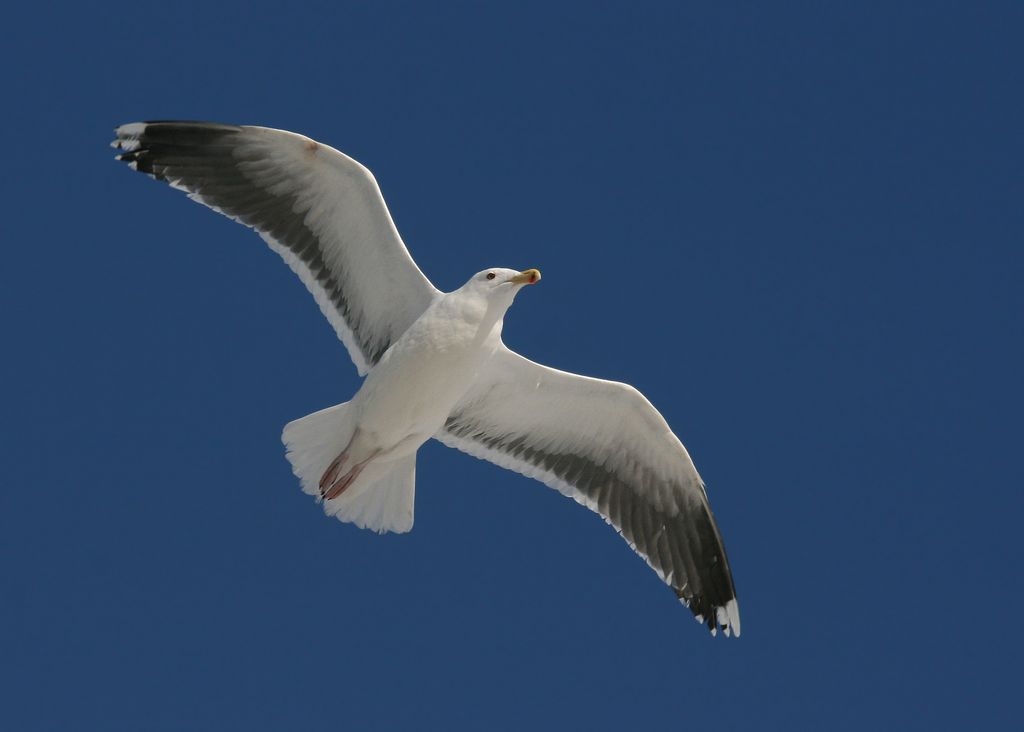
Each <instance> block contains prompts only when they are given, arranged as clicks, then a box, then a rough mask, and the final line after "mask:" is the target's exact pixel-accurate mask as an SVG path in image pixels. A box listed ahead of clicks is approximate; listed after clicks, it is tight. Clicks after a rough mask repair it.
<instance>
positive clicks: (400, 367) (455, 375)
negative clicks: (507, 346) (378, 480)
mask: <svg viewBox="0 0 1024 732" xmlns="http://www.w3.org/2000/svg"><path fill="white" fill-rule="evenodd" d="M485 355H486V354H484V353H480V352H479V351H478V350H476V351H473V352H468V351H462V349H448V350H443V351H432V350H425V349H416V350H415V351H414V352H401V351H399V352H396V353H392V354H389V356H390V357H389V358H387V359H386V360H384V361H381V363H379V364H378V365H377V366H376V367H375V368H374V369H373V371H371V372H370V373H369V374H368V375H367V377H366V381H365V382H363V386H362V388H361V389H360V390H359V392H358V393H357V394H356V396H355V397H354V398H353V401H355V402H357V404H358V408H359V417H358V422H357V425H358V428H359V431H360V433H361V434H362V436H363V438H364V439H366V440H367V441H369V442H370V443H372V444H374V445H375V446H377V447H379V448H380V449H381V451H382V453H386V454H387V455H388V456H389V457H394V458H397V457H403V456H404V455H407V454H411V453H413V452H415V451H416V450H417V449H418V448H419V446H420V445H422V444H423V443H424V442H426V441H427V440H428V439H430V438H431V437H432V436H433V435H434V434H435V433H436V432H437V431H438V430H440V429H441V427H442V426H443V425H444V422H445V420H446V419H447V418H448V415H449V414H450V413H451V410H452V407H454V406H455V404H456V402H458V400H459V399H460V398H461V397H462V396H463V395H464V394H465V393H466V391H467V390H468V389H469V387H470V385H471V384H472V383H473V381H474V380H475V379H476V374H477V372H478V370H479V367H480V365H481V363H482V362H483V360H484V356H485Z"/></svg>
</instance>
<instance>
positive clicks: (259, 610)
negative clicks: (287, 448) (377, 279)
mask: <svg viewBox="0 0 1024 732" xmlns="http://www.w3.org/2000/svg"><path fill="white" fill-rule="evenodd" d="M25 5H26V6H25V7H19V8H8V9H7V10H6V11H5V13H6V15H5V20H4V29H3V30H2V31H0V35H2V39H0V40H2V43H0V62H2V63H0V69H2V70H0V75H2V77H3V79H2V81H3V89H4V98H5V101H6V104H5V108H6V111H5V113H4V116H3V120H2V122H0V124H2V126H3V135H4V139H5V140H6V142H7V144H6V146H5V150H4V168H5V171H6V173H5V175H4V176H3V182H2V184H0V185H2V186H3V210H4V216H3V220H4V229H3V231H4V236H3V239H4V262H5V264H4V267H3V287H2V288H0V319H2V321H3V322H2V328H3V343H4V355H3V358H2V359H0V383H2V384H3V402H4V407H3V410H2V429H3V442H2V445H3V448H2V449H3V454H4V457H3V464H4V470H5V473H6V475H5V477H4V480H3V490H2V493H0V621H2V622H0V694H2V699H0V726H2V727H3V728H4V729H11V730H36V729H40V730H42V729H103V730H141V729H145V730H180V729H189V730H223V729H231V728H234V729H247V730H263V729H286V728H291V729H305V730H320V729H351V730H355V729H376V728H379V729H393V728H414V729H415V728H421V729H422V728H428V727H433V728H435V729H440V728H444V729H527V728H529V729H568V728H575V729H582V728H590V729H654V728H658V729H668V728H676V727H678V728H684V727H686V728H691V729H715V730H729V729H751V728H757V729H833V730H846V729H852V730H863V729H928V730H934V729H964V728H973V729H977V728H983V727H986V726H993V725H996V724H998V723H1000V722H1007V721H1009V720H1011V719H1019V704H1020V701H1019V700H1020V694H1021V692H1022V690H1024V689H1022V686H1024V685H1022V673H1021V670H1020V666H1019V664H1020V657H1021V653H1022V646H1024V644H1022V640H1024V639H1022V632H1021V624H1020V617H1021V615H1022V613H1024V587H1022V583H1021V580H1020V560H1021V558H1022V554H1024V552H1022V541H1021V537H1020V522H1021V519H1022V514H1024V499H1022V494H1021V491H1022V488H1024V480H1022V470H1021V464H1022V463H1021V445H1020V442H1021V433H1022V430H1021V408H1022V389H1021V374H1022V372H1024V363H1022V353H1021V350H1022V349H1021V346H1022V336H1024V333H1022V313H1024V307H1022V305H1024V302H1022V293H1021V282H1022V281H1024V252H1022V245H1024V236H1022V234H1024V220H1022V213H1021V212H1022V206H1021V201H1022V196H1024V175H1022V153H1024V142H1022V134H1024V133H1022V130H1024V104H1022V95H1021V90H1022V89H1024V78H1022V77H1024V44H1022V42H1021V38H1022V37H1024V11H1022V10H1021V6H1020V4H1019V3H967V2H964V3H912V4H905V3H884V4H883V3H873V4H871V7H866V6H867V5H868V4H860V3H843V4H834V3H788V4H784V5H785V7H775V8H771V9H769V8H767V7H766V5H767V4H764V3H748V4H742V5H737V4H730V5H729V6H728V7H718V4H707V3H705V4H700V5H694V4H689V3H687V4H681V3H664V4H644V3H640V4H638V3H635V2H630V3H618V4H609V3H587V4H576V5H572V4H553V3H527V4H522V3H517V4H516V9H514V10H512V9H509V8H502V9H501V10H498V9H497V8H498V4H497V3H493V4H488V5H489V7H483V4H461V3H459V4H445V5H444V6H443V7H428V4H426V3H422V4H415V6H414V5H413V4H407V5H402V4H390V3H372V4H371V3H360V4H357V5H349V4H346V3H334V2H332V3H323V4H319V5H317V6H313V7H308V8H300V7H298V6H296V5H295V4H292V3H279V4H278V3H267V4H262V5H259V4H252V3H246V4H237V5H229V4H227V3H203V4H199V5H195V6H192V5H189V4H185V3H173V4H168V3H166V2H165V3H160V4H157V5H153V6H151V7H150V6H147V5H145V4H139V3H131V4H129V5H125V4H123V3H122V4H112V5H111V4H108V5H105V6H103V7H100V6H96V7H95V8H91V9H88V10H86V9H82V8H79V7H78V6H77V4H76V5H75V6H68V7H61V6H59V5H58V6H50V5H47V4H43V3H29V4H25ZM431 5H432V4H431ZM505 5H507V4H505ZM713 5H714V6H716V7H712V6H713ZM860 6H865V7H860ZM154 118H155V119H160V118H200V119H211V120H218V121H225V122H243V123H255V124H262V125H268V126H273V127H283V128H287V129H292V130H296V131H300V132H303V133H305V134H308V135H311V136H313V137H316V138H318V139H320V140H323V141H324V142H326V143H328V144H331V145H333V146H335V147H338V148H339V149H341V150H344V151H345V152H347V153H349V154H351V155H352V156H353V157H355V158H357V159H358V160H360V161H362V162H363V163H365V164H366V165H367V166H369V167H370V168H371V169H372V170H373V171H374V172H375V173H376V175H377V178H378V180H379V181H380V184H381V187H382V188H383V191H384V195H385V197H386V198H387V200H388V202H389V204H390V206H391V210H392V212H393V214H394V216H395V219H396V221H397V224H398V227H399V229H400V231H401V232H402V234H403V236H404V238H405V240H406V242H407V244H408V245H409V248H410V249H411V251H412V253H413V256H414V257H415V258H416V259H417V261H418V262H419V263H420V265H421V267H422V268H423V270H424V271H425V272H426V273H427V275H428V276H429V277H431V278H432V279H433V281H434V282H435V283H436V284H437V285H438V286H439V287H441V288H443V289H451V288H453V287H455V286H458V285H459V284H461V283H462V282H463V281H464V280H465V278H466V277H467V276H468V275H469V274H471V273H472V272H475V271H477V270H479V269H482V268H484V267H487V266H495V265H499V266H509V267H519V268H522V267H533V266H536V267H539V268H541V269H542V270H543V272H544V281H543V283H542V284H541V286H539V287H536V288H531V289H530V290H529V291H528V292H525V293H523V296H522V297H520V298H519V300H518V302H517V303H516V304H515V306H514V307H513V309H512V310H511V311H510V313H509V316H508V318H507V319H506V326H505V333H506V340H507V342H508V343H509V344H510V345H511V346H513V347H514V348H517V349H519V350H521V351H522V352H524V353H525V354H527V355H529V356H530V357H532V358H534V359H537V360H540V361H543V362H545V363H549V364H551V365H554V366H558V367H561V368H565V369H570V370H574V371H579V372H583V373H587V374H591V375H596V376H603V377H607V378H614V379H620V380H624V381H628V382H630V383H632V384H634V385H636V386H637V387H638V388H640V389H641V390H642V391H644V392H645V393H646V394H647V395H648V396H649V397H650V399H651V400H652V401H653V402H654V403H655V404H656V405H657V406H658V407H659V408H660V409H661V411H662V412H663V414H664V415H665V417H666V418H667V419H668V420H669V422H670V423H671V424H672V425H673V427H674V428H675V430H676V432H677V433H678V434H679V436H680V437H681V438H682V439H683V441H684V442H685V443H686V444H687V446H688V447H689V448H690V451H691V453H692V454H693V456H694V459H695V461H696V463H697V465H698V468H699V469H700V470H701V472H702V474H703V476H704V478H705V480H706V481H707V483H708V489H709V494H710V497H711V501H712V505H713V507H714V509H715V512H716V515H717V517H718V520H719V523H720V526H721V529H722V532H723V535H724V537H725V540H726V546H727V548H728V551H729V555H730V559H731V561H732V564H733V569H734V574H735V578H736V586H737V589H738V592H739V598H740V606H741V609H742V613H743V637H742V638H741V639H740V640H739V641H732V640H724V639H722V638H721V637H719V638H717V639H712V638H711V637H710V636H709V635H708V634H707V633H706V632H704V631H703V630H702V629H701V628H700V627H699V626H698V625H697V624H696V623H695V622H694V621H693V620H692V619H691V617H690V615H689V613H688V612H686V611H685V610H683V609H682V608H681V607H680V606H679V605H678V604H677V603H676V601H675V599H674V597H673V595H672V593H671V592H670V591H669V590H668V589H667V588H665V587H663V586H662V585H661V584H660V582H659V581H658V580H657V578H656V577H655V575H654V574H653V573H652V572H650V571H649V570H648V569H647V568H646V567H645V566H644V565H643V563H642V562H641V561H640V560H639V559H637V558H636V557H635V556H633V554H632V553H631V552H630V551H629V550H628V548H627V547H626V546H625V544H624V543H623V542H622V541H621V540H620V539H619V538H618V537H617V536H616V535H615V534H614V532H613V531H611V530H610V529H609V528H608V527H606V526H605V525H604V524H603V522H602V521H601V520H600V519H599V518H597V517H596V516H594V515H593V514H590V513H588V512H587V511H585V510H583V509H581V508H579V507H578V506H576V505H575V504H573V503H572V502H571V501H568V500H566V499H564V498H562V497H561V496H559V495H558V494H556V493H555V492H553V491H551V490H549V489H547V488H545V487H543V486H542V485H540V484H539V483H535V482H532V481H530V480H528V479H526V478H523V477H520V476H517V475H514V474H511V473H508V472H504V471H501V470H499V469H497V468H495V467H494V466H492V465H489V464H486V463H483V462H478V461H475V460H473V459H472V458H469V457H467V456H465V455H462V454H460V453H456V452H453V451H450V450H447V449H445V448H443V447H442V446H440V445H438V444H436V443H435V444H429V445H427V446H426V447H425V448H424V449H423V450H422V451H421V457H420V460H419V463H418V476H417V477H418V486H417V506H416V526H415V529H414V530H413V532H412V533H411V534H409V535H406V536H399V537H395V536H385V537H379V536H376V535H374V534H370V533H366V532H362V531H359V530H357V529H355V528H353V527H351V526H348V525H343V524H340V523H338V522H337V521H334V520H332V519H327V518H325V517H324V516H323V515H322V514H321V511H320V509H319V507H317V506H316V505H315V504H314V503H313V502H312V501H311V500H310V499H309V498H308V497H306V496H304V495H303V494H302V493H301V492H300V490H299V488H298V486H297V482H296V480H295V479H294V478H293V477H292V475H291V473H290V471H289V466H288V464H287V462H286V461H285V459H284V455H283V450H282V447H281V444H280V442H279V434H280V430H281V427H282V425H283V424H284V423H285V422H287V421H288V420H291V419H293V418H296V417H299V416H302V415H304V414H306V413H308V412H311V411H313V410H316V409H319V408H321V407H324V406H327V405H330V404H334V403H337V402H341V401H345V400H347V399H348V398H349V397H350V396H351V394H352V393H354V392H355V390H356V389H357V388H358V380H357V377H356V373H355V370H354V368H353V367H352V366H351V364H350V363H349V360H348V357H347V356H346V354H345V352H344V349H343V348H342V346H341V344H340V343H338V342H337V341H336V339H335V337H334V335H333V333H332V331H331V328H330V327H329V326H328V325H327V324H326V322H324V321H323V320H322V319H321V317H320V315H319V313H318V311H317V308H316V306H315V304H314V303H313V301H312V298H310V297H309V296H308V294H307V293H306V292H305V290H304V289H303V287H302V286H301V285H300V284H299V282H298V281H297V279H295V278H294V277H293V275H292V274H291V273H290V272H289V271H288V269H287V268H286V267H285V266H284V265H283V264H282V263H281V262H280V261H279V260H278V258H277V257H276V256H275V255H273V254H272V253H271V252H270V251H269V250H267V249H266V247H265V246H264V245H263V244H262V242H261V241H260V240H259V239H258V238H257V237H256V236H255V235H254V234H252V233H251V232H248V231H246V230H245V229H243V228H242V227H239V226H237V225H235V224H232V223H231V222H229V221H227V220H226V219H222V218H220V217H218V216H216V215H215V214H213V213H211V212H209V211H207V210H205V209H203V208H201V207H199V206H196V205H195V204H192V203H190V202H188V201H187V200H186V199H185V198H184V196H182V195H181V194H178V193H176V192H173V191H171V190H168V189H167V188H166V187H164V186H160V185H157V184H155V183H152V182H151V181H149V180H146V179H145V178H143V177H142V176H138V175H134V174H132V173H131V172H129V171H128V170H126V169H125V168H124V167H123V166H121V165H119V164H117V163H115V162H114V161H113V159H112V155H113V152H112V151H111V150H110V149H109V148H108V147H107V143H108V142H109V141H110V139H112V128H113V127H114V126H115V125H117V124H119V123H123V122H129V121H134V120H138V119H154Z"/></svg>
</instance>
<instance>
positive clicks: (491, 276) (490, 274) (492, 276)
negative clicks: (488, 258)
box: [487, 272, 494, 280]
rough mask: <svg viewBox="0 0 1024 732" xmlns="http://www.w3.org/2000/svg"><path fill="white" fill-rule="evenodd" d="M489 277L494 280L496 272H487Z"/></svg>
mask: <svg viewBox="0 0 1024 732" xmlns="http://www.w3.org/2000/svg"><path fill="white" fill-rule="evenodd" d="M487 279H489V280H493V279H494V272H488V273H487Z"/></svg>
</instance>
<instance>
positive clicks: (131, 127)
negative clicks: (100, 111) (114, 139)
mask: <svg viewBox="0 0 1024 732" xmlns="http://www.w3.org/2000/svg"><path fill="white" fill-rule="evenodd" d="M145 131H146V123H145V122H129V123H128V124H126V125H121V126H120V127H118V128H117V129H116V130H114V132H115V133H116V134H117V136H118V137H120V138H122V139H124V138H126V137H140V136H141V135H142V133H143V132H145Z"/></svg>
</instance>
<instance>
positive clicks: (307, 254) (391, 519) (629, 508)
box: [114, 122, 740, 635]
mask: <svg viewBox="0 0 1024 732" xmlns="http://www.w3.org/2000/svg"><path fill="white" fill-rule="evenodd" d="M114 146H115V147H118V148H120V149H121V150H122V153H121V155H119V156H118V157H119V158H120V159H121V160H124V161H125V162H127V163H128V164H129V165H130V166H131V167H132V168H134V169H136V170H139V171H141V172H144V173H147V174H149V175H150V176H152V177H154V178H156V179H158V180H163V181H166V182H167V183H169V184H170V185H171V186H173V187H175V188H178V189H182V190H184V191H186V192H187V193H188V195H189V197H190V198H193V199H194V200H197V201H199V202H200V203H203V204H205V205H207V206H209V207H210V208H213V209H214V210H216V211H218V212H220V213H223V214H225V215H227V216H229V217H231V218H233V219H235V220H236V221H239V222H240V223H243V224H245V225H247V226H250V227H252V228H254V229H256V231H258V232H259V234H260V235H261V236H262V237H263V239H264V240H265V241H266V242H267V244H268V245H269V246H270V247H271V249H273V250H274V251H275V252H277V253H278V254H280V255H281V257H282V258H283V259H284V260H285V262H286V263H287V264H288V265H289V266H290V267H291V268H292V269H293V270H294V271H295V273H296V274H297V275H298V276H299V278H300V279H301V280H302V281H303V283H304V284H305V285H306V287H307V288H308V289H309V291H310V292H311V293H312V294H313V297H314V299H315V300H316V302H317V304H318V305H319V306H320V310H321V312H322V313H323V314H324V316H325V317H326V318H327V319H328V321H329V322H330V323H331V325H332V326H333V327H334V329H335V331H336V332H337V334H338V337H339V338H340V339H341V340H342V342H343V343H344V344H345V346H346V347H347V348H348V351H349V354H350V355H351V357H352V360H353V362H354V363H355V365H356V368H357V369H358V371H359V373H360V374H363V375H365V376H366V379H365V381H364V382H363V384H362V386H361V387H360V389H359V390H358V392H357V393H356V394H355V395H354V396H353V398H352V399H351V401H349V402H346V403H343V404H338V405H335V406H333V407H329V408H327V409H323V410H321V411H319V412H316V413H314V414H311V415H307V416H306V417H303V418H301V419H298V420H295V421H293V422H291V423H289V424H288V425H287V426H286V427H285V429H284V432H283V435H282V439H283V441H284V443H285V446H286V448H287V456H288V460H289V461H290V462H291V465H292V470H293V471H294V473H295V474H296V476H298V478H299V481H300V483H301V485H302V488H303V490H304V491H305V492H307V493H309V494H311V495H313V496H315V497H316V498H317V499H318V500H320V501H321V502H322V504H323V506H324V510H325V511H326V512H327V513H328V514H330V515H333V516H336V517H338V518H339V519H341V520H342V521H346V522H351V523H354V524H356V525H357V526H360V527H364V528H369V529H373V530H376V531H379V532H385V531H396V532H402V531H408V530H410V529H411V528H412V524H413V506H414V493H415V468H416V453H417V450H418V449H419V447H420V446H421V445H422V444H423V443H424V442H426V441H427V440H428V439H431V438H434V439H437V440H439V441H440V442H442V443H444V444H445V445H448V446H450V447H454V448H456V449H458V450H462V451H463V452H466V453H469V454H470V455H474V456H476V457H479V458H482V459H485V460H489V461H491V462H493V463H495V464H497V465H499V466H502V467H505V468H509V469H512V470H515V471H517V472H519V473H522V474H524V475H527V476H530V477H533V478H537V479H538V480H540V481H542V482H543V483H545V484H546V485H549V486H551V487H552V488H555V489H557V490H558V491H560V492H562V493H564V494H565V495H567V496H569V497H571V498H573V499H574V500H576V501H577V502H578V503H580V504H582V505H584V506H586V507H587V508H589V509H591V510H593V511H595V512H597V513H599V514H600V515H601V516H602V517H603V518H604V519H605V521H607V522H608V523H610V524H612V525H613V526H614V527H615V529H616V530H617V531H618V532H619V533H620V534H621V535H622V537H623V538H624V539H625V540H626V541H627V542H628V543H629V545H630V546H631V547H632V548H633V549H635V550H636V551H637V553H638V554H640V556H642V557H643V558H644V560H645V561H646V562H647V564H648V565H649V566H650V567H651V568H652V569H654V571H655V572H657V574H658V576H659V577H661V579H662V580H663V581H664V582H665V583H667V584H668V585H669V586H671V588H672V589H673V591H674V592H675V594H676V596H677V597H678V598H679V599H680V600H681V601H682V602H683V603H684V604H685V605H686V606H687V607H688V608H690V610H691V611H692V612H693V613H694V615H696V617H697V619H698V620H699V621H700V622H703V623H705V624H706V625H707V626H708V627H709V628H710V629H711V631H712V633H714V632H716V631H717V629H718V628H722V629H724V631H725V633H726V634H727V635H729V634H735V635H739V632H740V622H739V608H738V605H737V603H736V591H735V589H734V587H733V582H732V573H731V571H730V569H729V563H728V560H727V559H726V556H725V548H724V546H723V545H722V539H721V535H720V534H719V532H718V527H717V525H716V523H715V520H714V517H713V516H712V515H711V509H710V506H709V504H708V500H707V495H706V493H705V490H704V483H703V481H702V480H701V479H700V476H699V475H698V473H697V470H696V468H695V467H694V465H693V461H692V460H691V459H690V456H689V454H688V453H687V452H686V448H684V447H683V445H682V443H681V442H680V441H679V439H678V438H677V437H676V436H675V434H673V432H672V430H671V429H670V428H669V426H668V424H667V423H666V422H665V420H664V418H662V416H661V414H659V413H658V411H657V410H656V409H655V408H654V407H653V406H652V405H651V403H650V402H648V401H647V399H646V398H644V396H643V395H642V394H640V393H639V392H638V391H637V390H636V389H634V388H633V387H631V386H629V385H627V384H621V383H617V382H612V381H604V380H601V379H594V378H589V377H585V376H579V375H577V374H570V373H567V372H564V371H558V370H556V369H552V368H549V367H547V366H543V365H541V364H537V363H534V362H532V361H530V360H528V359H526V358H524V357H522V356H520V355H519V354H517V353H514V352H513V351H511V350H509V349H508V348H507V347H506V346H505V344H504V343H503V342H502V339H501V331H502V324H503V319H504V316H505V312H506V311H507V310H508V308H509V307H510V306H511V304H512V302H513V299H514V298H515V296H516V294H517V293H518V292H519V291H520V290H521V289H522V288H523V287H525V286H527V285H530V284H533V283H535V282H536V281H537V280H539V279H540V273H539V272H538V271H537V270H526V271H523V272H517V271H515V270H509V269H502V268H494V269H489V270H484V271H482V272H479V273H477V274H476V275H473V277H471V278H470V279H469V280H468V281H467V282H466V284H465V285H463V286H462V287H461V288H459V289H457V290H455V291H453V292H449V293H443V292H440V291H438V290H437V289H436V288H435V287H434V286H433V285H432V284H431V283H430V281H429V280H428V279H427V278H426V277H425V276H424V275H423V273H422V272H421V271H420V270H419V268H418V267H417V266H416V263H415V262H414V261H413V260H412V258H411V257H410V256H409V253H408V251H407V250H406V248H405V245H404V243H403V242H402V240H401V238H400V237H399V235H398V231H397V229H396V228H395V226H394V223H393V221H392V220H391V216H390V214H389V212H388V210H387V206H386V205H385V203H384V200H383V198H382V196H381V194H380V189H379V188H378V187H377V183H376V180H374V178H373V176H372V175H371V174H370V172H369V171H368V170H367V169H366V168H364V167H363V166H361V165H360V164H359V163H357V162H356V161H354V160H352V159H351V158H348V157H347V156H345V155H344V154H342V153H340V152H338V151H337V150H334V149H333V148H330V147H328V146H326V145H323V144H321V143H318V142H316V141H314V140H311V139H309V138H307V137H303V136H301V135H296V134H294V133H291V132H285V131H282V130H272V129H267V128H263V127H246V126H234V125H221V124H213V123H204V122H139V123H133V124H128V125H123V126H121V127H119V128H118V129H117V140H115V142H114Z"/></svg>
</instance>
